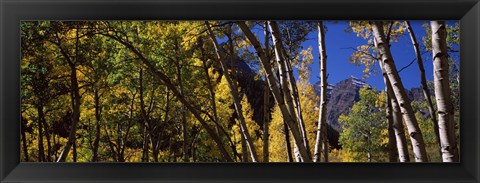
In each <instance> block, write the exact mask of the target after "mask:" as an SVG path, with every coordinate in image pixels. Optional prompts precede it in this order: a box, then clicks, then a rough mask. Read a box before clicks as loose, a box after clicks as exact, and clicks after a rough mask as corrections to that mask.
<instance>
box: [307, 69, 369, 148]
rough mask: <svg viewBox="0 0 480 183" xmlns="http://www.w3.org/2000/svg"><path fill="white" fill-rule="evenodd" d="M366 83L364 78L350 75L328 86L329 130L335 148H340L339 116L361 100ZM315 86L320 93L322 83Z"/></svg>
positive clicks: (329, 138) (330, 141) (329, 137)
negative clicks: (361, 93) (361, 89)
mask: <svg viewBox="0 0 480 183" xmlns="http://www.w3.org/2000/svg"><path fill="white" fill-rule="evenodd" d="M365 85H366V83H365V82H364V81H363V80H361V79H358V78H355V77H350V78H348V79H345V80H342V81H340V82H338V83H337V84H335V85H329V86H328V87H327V124H328V130H327V131H328V141H329V144H330V146H332V147H333V148H340V146H339V145H338V137H339V134H340V133H341V131H342V126H341V125H340V124H339V123H338V117H339V116H340V115H341V114H347V113H348V111H349V110H350V108H352V106H353V104H354V103H355V102H356V101H358V100H360V95H359V90H360V88H362V87H363V86H365ZM314 88H315V93H317V95H319V94H320V91H321V87H320V83H315V84H314Z"/></svg>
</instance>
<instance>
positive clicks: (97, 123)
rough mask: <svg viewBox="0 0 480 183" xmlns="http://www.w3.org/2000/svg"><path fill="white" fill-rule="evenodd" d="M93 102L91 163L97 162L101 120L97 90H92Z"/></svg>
mask: <svg viewBox="0 0 480 183" xmlns="http://www.w3.org/2000/svg"><path fill="white" fill-rule="evenodd" d="M93 93H94V100H95V131H96V134H95V140H94V142H93V150H92V151H93V155H92V162H97V161H98V146H99V144H100V133H101V132H100V121H101V120H102V119H101V109H100V96H99V94H98V90H97V89H94V91H93Z"/></svg>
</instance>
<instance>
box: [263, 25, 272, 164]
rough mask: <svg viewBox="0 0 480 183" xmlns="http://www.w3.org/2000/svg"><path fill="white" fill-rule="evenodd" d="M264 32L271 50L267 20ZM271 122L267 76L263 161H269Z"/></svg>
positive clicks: (267, 49)
mask: <svg viewBox="0 0 480 183" xmlns="http://www.w3.org/2000/svg"><path fill="white" fill-rule="evenodd" d="M263 32H264V34H265V40H264V41H265V43H264V45H265V52H267V53H268V52H269V47H270V43H269V42H270V38H269V37H270V36H269V34H270V33H269V32H268V22H267V21H265V23H264V25H263ZM269 60H270V59H269ZM269 123H270V89H269V88H268V84H267V78H266V77H265V84H264V85H263V137H262V138H263V162H269V158H270V157H269V152H268V151H269V143H268V142H269V138H270V134H269V133H270V132H269V130H270V129H269Z"/></svg>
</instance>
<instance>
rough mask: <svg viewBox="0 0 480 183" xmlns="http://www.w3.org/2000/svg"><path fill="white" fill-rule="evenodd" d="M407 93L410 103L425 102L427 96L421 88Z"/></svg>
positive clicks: (412, 89)
mask: <svg viewBox="0 0 480 183" xmlns="http://www.w3.org/2000/svg"><path fill="white" fill-rule="evenodd" d="M405 91H406V92H407V97H408V99H410V101H414V100H416V101H422V102H423V101H425V96H424V95H423V90H422V88H421V87H418V88H411V89H410V90H405Z"/></svg>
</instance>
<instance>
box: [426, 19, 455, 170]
mask: <svg viewBox="0 0 480 183" xmlns="http://www.w3.org/2000/svg"><path fill="white" fill-rule="evenodd" d="M430 25H431V27H432V55H433V71H434V74H433V80H434V84H435V97H436V100H437V109H438V127H439V134H440V142H441V148H442V159H443V161H444V162H458V160H459V157H458V147H457V142H456V139H455V122H454V119H453V116H454V112H455V111H454V106H453V105H452V100H451V91H450V79H449V66H448V53H447V40H446V39H447V30H446V27H445V26H446V24H445V22H444V21H430Z"/></svg>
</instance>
